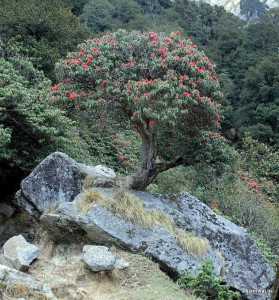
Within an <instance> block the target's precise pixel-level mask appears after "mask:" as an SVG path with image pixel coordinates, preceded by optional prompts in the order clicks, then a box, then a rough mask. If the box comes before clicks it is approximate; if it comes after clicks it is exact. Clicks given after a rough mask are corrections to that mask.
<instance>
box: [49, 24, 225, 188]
mask: <svg viewBox="0 0 279 300" xmlns="http://www.w3.org/2000/svg"><path fill="white" fill-rule="evenodd" d="M214 69H215V66H214V65H213V64H212V63H211V62H210V60H209V59H208V58H207V57H206V56H205V55H204V53H203V52H200V51H198V49H197V47H196V45H193V44H192V42H191V41H190V40H184V39H182V38H181V37H180V34H179V32H176V33H171V35H170V36H166V35H165V34H156V33H154V32H149V33H141V32H137V31H132V32H127V31H125V30H119V31H117V32H114V33H112V34H109V35H105V36H103V37H100V38H94V39H90V40H88V41H87V42H85V43H84V44H82V45H80V48H79V51H78V52H75V53H70V54H68V57H67V58H66V59H65V60H64V61H61V62H60V63H59V64H58V65H57V74H58V79H59V83H58V84H56V85H54V86H52V88H51V90H50V91H51V97H50V101H52V102H53V104H54V105H58V106H62V107H64V108H65V109H66V110H67V112H68V114H69V115H71V116H73V117H75V116H83V117H85V116H86V117H85V118H87V119H88V121H89V122H90V118H91V119H92V118H94V120H97V121H95V122H99V123H100V124H102V125H103V126H104V124H109V127H110V128H111V129H113V130H112V131H114V132H115V131H117V130H118V131H119V130H122V129H124V128H127V126H129V128H131V129H133V130H135V132H137V134H138V135H139V136H140V138H141V148H140V151H139V153H140V155H139V156H140V169H139V171H138V172H137V173H136V174H134V175H133V176H131V177H130V178H131V181H130V187H132V188H136V189H143V188H145V187H146V186H147V185H148V184H149V183H150V182H151V181H152V180H153V179H154V178H155V177H156V175H157V174H158V173H160V172H162V171H164V170H167V169H169V168H171V167H175V166H177V165H180V164H186V165H187V164H195V163H197V162H199V161H203V162H204V161H206V162H208V163H214V162H223V161H225V160H226V158H227V153H226V147H225V141H224V139H223V137H222V136H221V135H220V134H219V133H218V130H219V127H220V124H219V120H220V118H221V115H220V109H221V108H220V106H221V105H220V104H218V101H219V100H220V99H221V97H222V93H221V91H220V85H219V83H218V79H217V77H216V73H215V71H214ZM91 122H92V120H91ZM122 156H123V153H122ZM158 156H160V158H161V159H160V161H161V162H160V163H158V162H157V161H156V158H157V157H158Z"/></svg>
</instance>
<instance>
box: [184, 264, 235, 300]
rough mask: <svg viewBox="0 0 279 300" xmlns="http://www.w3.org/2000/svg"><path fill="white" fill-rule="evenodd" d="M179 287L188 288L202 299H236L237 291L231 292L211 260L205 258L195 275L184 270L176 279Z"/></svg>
mask: <svg viewBox="0 0 279 300" xmlns="http://www.w3.org/2000/svg"><path fill="white" fill-rule="evenodd" d="M178 284H179V286H180V287H181V288H184V289H190V290H191V291H192V292H193V293H194V294H195V295H196V296H198V297H201V298H202V299H204V300H237V299H240V293H239V292H233V291H231V290H230V289H229V286H228V285H226V284H224V283H223V279H222V277H219V276H217V274H216V271H215V270H214V266H213V263H212V261H211V260H206V261H205V262H204V263H203V264H202V265H201V266H199V267H198V268H197V271H196V275H192V274H191V273H190V272H187V271H186V272H185V275H184V276H183V277H181V278H180V279H179V280H178Z"/></svg>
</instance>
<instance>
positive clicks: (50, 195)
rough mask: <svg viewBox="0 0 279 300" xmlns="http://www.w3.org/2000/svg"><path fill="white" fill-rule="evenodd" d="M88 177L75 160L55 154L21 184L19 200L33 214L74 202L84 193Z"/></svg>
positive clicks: (58, 153)
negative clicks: (58, 204)
mask: <svg viewBox="0 0 279 300" xmlns="http://www.w3.org/2000/svg"><path fill="white" fill-rule="evenodd" d="M85 176H86V175H85V174H84V173H83V172H82V170H81V168H80V165H79V164H78V163H77V162H76V161H74V160H73V159H71V158H70V157H69V156H68V155H66V154H64V153H61V152H55V153H53V154H51V155H49V156H48V157H47V158H45V159H44V160H43V161H42V162H41V163H40V164H39V165H38V166H37V167H36V168H35V169H34V170H33V172H32V173H31V174H30V175H29V176H28V177H26V178H25V179H24V180H23V181H22V182H21V192H20V194H18V198H17V199H18V201H19V203H20V204H21V205H23V207H27V210H28V211H29V212H30V214H34V212H33V210H34V209H35V210H37V211H38V212H39V213H42V212H43V211H44V210H45V209H47V208H49V207H51V206H53V205H55V204H57V203H59V202H65V201H67V202H68V201H72V200H73V199H74V197H75V196H76V195H77V194H78V193H79V192H80V191H81V187H82V185H83V182H84V177H85ZM23 199H25V200H26V201H27V203H29V206H28V205H27V204H26V203H24V201H23Z"/></svg>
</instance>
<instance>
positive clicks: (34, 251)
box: [3, 235, 40, 272]
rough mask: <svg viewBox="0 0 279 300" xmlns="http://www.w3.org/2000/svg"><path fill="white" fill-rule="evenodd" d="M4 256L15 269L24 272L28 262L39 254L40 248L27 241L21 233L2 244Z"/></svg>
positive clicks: (28, 264) (26, 269)
mask: <svg viewBox="0 0 279 300" xmlns="http://www.w3.org/2000/svg"><path fill="white" fill-rule="evenodd" d="M3 249H4V257H5V259H6V260H8V262H9V263H10V264H11V265H12V266H13V267H14V268H15V269H17V270H20V271H23V272H26V271H28V269H29V266H30V263H31V262H32V261H33V260H34V259H36V258H37V257H38V256H39V254H40V249H39V248H38V247H37V246H35V245H32V244H30V243H28V242H27V241H26V240H25V239H24V237H23V236H22V235H18V236H14V237H12V238H10V239H9V240H8V241H7V242H6V243H5V244H4V246H3Z"/></svg>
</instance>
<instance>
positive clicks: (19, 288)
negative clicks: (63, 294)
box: [0, 265, 56, 300]
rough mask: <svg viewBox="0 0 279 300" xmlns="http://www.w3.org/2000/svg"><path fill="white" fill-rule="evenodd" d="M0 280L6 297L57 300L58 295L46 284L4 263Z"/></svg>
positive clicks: (0, 271) (0, 270) (2, 291)
mask: <svg viewBox="0 0 279 300" xmlns="http://www.w3.org/2000/svg"><path fill="white" fill-rule="evenodd" d="M0 282H1V293H4V294H5V296H6V297H4V299H18V298H23V299H45V300H56V297H55V296H54V295H53V293H52V291H51V289H50V288H49V286H47V285H46V284H42V283H40V282H39V281H38V280H37V279H35V278H33V277H32V276H30V275H28V274H25V273H22V272H20V271H17V270H14V269H11V268H8V267H6V266H3V265H0ZM11 296H12V297H13V298H11ZM0 297H1V295H0Z"/></svg>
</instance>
